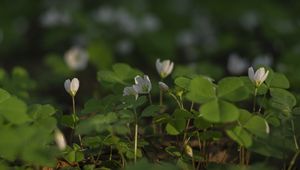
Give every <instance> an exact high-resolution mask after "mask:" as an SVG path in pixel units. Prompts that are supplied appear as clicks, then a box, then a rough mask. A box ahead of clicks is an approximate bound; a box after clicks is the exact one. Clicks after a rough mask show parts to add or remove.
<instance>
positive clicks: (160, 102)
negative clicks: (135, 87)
mask: <svg viewBox="0 0 300 170" xmlns="http://www.w3.org/2000/svg"><path fill="white" fill-rule="evenodd" d="M159 105H160V106H162V105H163V91H162V90H160V91H159Z"/></svg>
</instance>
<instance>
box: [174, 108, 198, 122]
mask: <svg viewBox="0 0 300 170" xmlns="http://www.w3.org/2000/svg"><path fill="white" fill-rule="evenodd" d="M173 116H174V117H175V118H177V117H178V118H184V119H186V120H187V119H190V118H192V116H193V114H192V113H191V112H189V111H187V110H182V109H176V110H175V112H174V113H173Z"/></svg>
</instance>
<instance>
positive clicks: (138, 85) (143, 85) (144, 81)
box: [132, 75, 152, 94]
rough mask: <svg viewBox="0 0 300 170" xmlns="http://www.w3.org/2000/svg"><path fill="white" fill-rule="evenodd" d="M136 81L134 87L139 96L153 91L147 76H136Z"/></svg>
mask: <svg viewBox="0 0 300 170" xmlns="http://www.w3.org/2000/svg"><path fill="white" fill-rule="evenodd" d="M134 80H135V85H133V86H132V87H133V89H134V90H135V91H136V92H137V93H138V94H149V93H150V91H151V89H152V85H151V81H150V79H149V77H148V76H147V75H144V77H141V76H136V77H135V78H134Z"/></svg>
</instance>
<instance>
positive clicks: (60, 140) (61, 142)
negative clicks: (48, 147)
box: [54, 130, 67, 150]
mask: <svg viewBox="0 0 300 170" xmlns="http://www.w3.org/2000/svg"><path fill="white" fill-rule="evenodd" d="M54 139H55V142H56V144H57V146H58V148H59V150H65V149H66V146H67V143H66V139H65V137H64V135H63V134H62V133H61V131H60V130H55V132H54Z"/></svg>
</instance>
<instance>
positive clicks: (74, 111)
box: [72, 96, 83, 147]
mask: <svg viewBox="0 0 300 170" xmlns="http://www.w3.org/2000/svg"><path fill="white" fill-rule="evenodd" d="M75 105H76V103H75V97H74V96H72V106H73V121H74V130H75V129H76V128H77V120H76V117H77V115H76V107H75ZM78 139H79V143H80V146H81V147H82V146H83V145H82V140H81V135H80V134H78Z"/></svg>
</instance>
